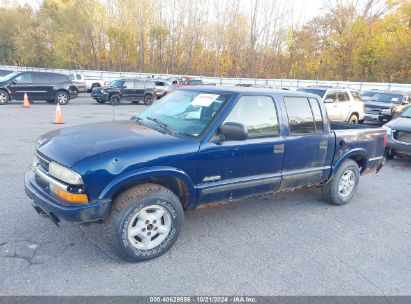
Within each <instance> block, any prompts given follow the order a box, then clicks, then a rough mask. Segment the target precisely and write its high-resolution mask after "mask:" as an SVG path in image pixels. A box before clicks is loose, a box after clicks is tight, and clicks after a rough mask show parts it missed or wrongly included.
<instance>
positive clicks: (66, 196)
mask: <svg viewBox="0 0 411 304" xmlns="http://www.w3.org/2000/svg"><path fill="white" fill-rule="evenodd" d="M51 190H52V191H53V193H54V194H55V195H56V196H57V197H59V198H61V199H62V200H64V201H66V202H69V203H74V204H87V203H88V197H87V195H86V194H77V193H70V192H67V191H65V190H63V189H60V188H56V187H53V188H52V189H51Z"/></svg>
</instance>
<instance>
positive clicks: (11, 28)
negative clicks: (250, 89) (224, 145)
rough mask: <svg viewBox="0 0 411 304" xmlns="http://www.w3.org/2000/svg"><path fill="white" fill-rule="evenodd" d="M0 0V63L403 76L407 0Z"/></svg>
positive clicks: (409, 57) (409, 50) (409, 24)
mask: <svg viewBox="0 0 411 304" xmlns="http://www.w3.org/2000/svg"><path fill="white" fill-rule="evenodd" d="M294 4H295V3H293V1H292V0H291V1H290V0H202V1H192V0H167V1H162V0H43V1H41V2H40V3H38V5H35V6H33V5H25V6H22V5H18V4H8V2H7V1H5V0H3V2H0V6H1V10H0V63H1V64H12V65H18V66H35V67H52V68H68V69H96V70H112V71H136V72H149V73H150V72H151V73H170V74H186V75H207V76H223V77H258V78H298V79H319V80H321V79H324V80H351V81H379V82H406V83H407V82H408V83H410V82H411V1H410V0H345V1H344V0H328V1H325V2H324V6H323V8H322V9H321V11H319V14H318V16H316V17H314V18H313V19H311V20H309V21H308V22H305V21H304V22H303V21H302V20H301V18H299V16H298V12H296V10H295V5H294Z"/></svg>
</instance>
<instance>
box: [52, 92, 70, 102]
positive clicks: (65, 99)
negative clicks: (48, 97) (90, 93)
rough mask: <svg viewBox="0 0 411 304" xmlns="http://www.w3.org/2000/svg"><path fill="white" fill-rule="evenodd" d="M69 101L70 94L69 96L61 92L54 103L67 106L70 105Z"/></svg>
mask: <svg viewBox="0 0 411 304" xmlns="http://www.w3.org/2000/svg"><path fill="white" fill-rule="evenodd" d="M69 100H70V96H69V94H67V93H66V92H63V91H59V92H57V94H56V98H55V100H54V101H55V103H59V104H61V105H65V104H68V102H69Z"/></svg>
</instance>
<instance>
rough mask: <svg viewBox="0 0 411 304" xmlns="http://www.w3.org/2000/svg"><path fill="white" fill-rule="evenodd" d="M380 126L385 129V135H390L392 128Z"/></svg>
mask: <svg viewBox="0 0 411 304" xmlns="http://www.w3.org/2000/svg"><path fill="white" fill-rule="evenodd" d="M382 128H384V129H385V131H387V135H391V134H392V129H391V128H389V127H387V126H382Z"/></svg>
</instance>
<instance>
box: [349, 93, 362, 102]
mask: <svg viewBox="0 0 411 304" xmlns="http://www.w3.org/2000/svg"><path fill="white" fill-rule="evenodd" d="M351 95H352V97H354V100H355V101H362V99H361V95H360V93H359V92H358V91H351Z"/></svg>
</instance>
